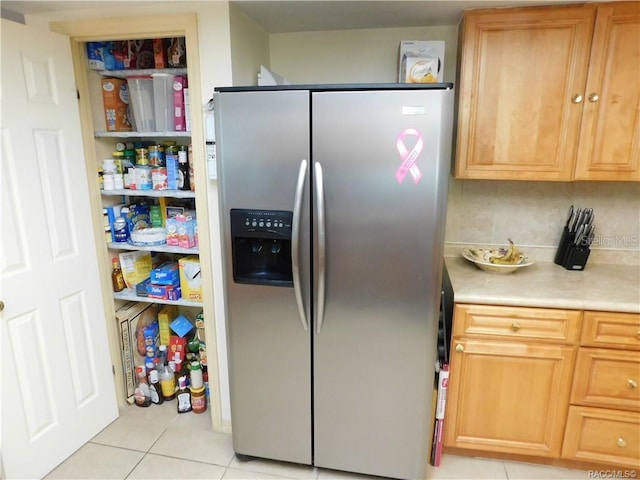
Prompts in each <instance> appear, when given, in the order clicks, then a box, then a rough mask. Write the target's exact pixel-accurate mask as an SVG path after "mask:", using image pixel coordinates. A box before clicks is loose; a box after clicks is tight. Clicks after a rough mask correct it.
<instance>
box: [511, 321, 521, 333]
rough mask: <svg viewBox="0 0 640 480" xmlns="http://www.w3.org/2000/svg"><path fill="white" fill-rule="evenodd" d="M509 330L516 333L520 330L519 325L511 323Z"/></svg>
mask: <svg viewBox="0 0 640 480" xmlns="http://www.w3.org/2000/svg"><path fill="white" fill-rule="evenodd" d="M511 330H513V331H514V332H517V331H518V330H520V324H519V323H518V322H513V323H512V324H511Z"/></svg>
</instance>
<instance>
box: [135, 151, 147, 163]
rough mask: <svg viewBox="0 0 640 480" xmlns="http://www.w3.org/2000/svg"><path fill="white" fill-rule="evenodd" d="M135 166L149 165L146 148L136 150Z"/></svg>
mask: <svg viewBox="0 0 640 480" xmlns="http://www.w3.org/2000/svg"><path fill="white" fill-rule="evenodd" d="M136 165H149V149H148V148H136Z"/></svg>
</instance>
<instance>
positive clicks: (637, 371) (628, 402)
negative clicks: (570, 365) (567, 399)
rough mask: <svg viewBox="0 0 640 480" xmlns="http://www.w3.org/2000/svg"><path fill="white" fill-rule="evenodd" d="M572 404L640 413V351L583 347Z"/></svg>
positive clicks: (579, 355)
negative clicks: (622, 409)
mask: <svg viewBox="0 0 640 480" xmlns="http://www.w3.org/2000/svg"><path fill="white" fill-rule="evenodd" d="M573 378H574V380H573V390H572V392H571V403H579V404H581V405H591V406H601V407H611V408H624V409H628V410H636V411H640V387H639V386H638V385H639V384H640V352H628V351H622V350H607V349H604V348H583V347H581V348H580V351H579V352H578V358H577V360H576V369H575V374H574V377H573Z"/></svg>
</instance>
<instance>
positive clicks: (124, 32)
mask: <svg viewBox="0 0 640 480" xmlns="http://www.w3.org/2000/svg"><path fill="white" fill-rule="evenodd" d="M49 27H50V29H51V31H53V32H57V33H61V34H63V35H66V36H68V37H69V39H70V42H71V53H72V57H73V66H74V74H75V79H76V82H77V84H76V88H77V90H78V94H79V97H80V98H79V111H80V120H81V128H82V137H83V147H84V157H85V162H86V165H87V184H88V185H89V202H90V205H91V209H92V212H93V216H92V221H93V234H94V238H95V240H96V246H97V251H98V261H99V265H100V275H101V277H102V278H103V279H107V278H110V275H111V272H110V270H109V268H110V265H111V262H110V257H109V255H108V250H107V249H106V248H105V243H104V241H103V239H104V226H103V220H102V215H101V214H100V212H102V200H101V195H100V189H99V185H98V182H96V181H95V180H96V179H95V176H94V175H92V173H93V172H95V171H96V168H97V165H98V160H99V159H98V158H97V155H96V145H95V141H94V136H93V132H94V126H93V117H92V109H91V102H90V98H91V97H90V93H89V81H88V78H87V69H86V64H85V61H86V60H85V59H86V50H85V42H91V41H102V40H128V39H136V38H156V37H185V40H186V42H185V43H186V54H187V58H188V60H189V62H188V67H187V68H188V75H189V90H190V92H191V98H193V99H200V98H202V94H201V92H202V85H201V78H202V74H201V69H200V52H199V41H198V19H197V16H196V14H195V13H193V14H176V15H171V16H169V15H157V16H145V17H144V20H142V21H141V19H140V17H117V18H104V19H87V20H81V21H56V22H51V23H50V25H49ZM196 106H197V102H196V103H193V104H192V105H191V113H192V114H191V143H192V145H193V158H194V172H195V177H196V189H195V190H196V209H197V210H198V212H199V215H198V235H199V240H200V242H199V243H200V245H202V246H205V247H207V246H209V245H211V238H210V233H209V232H210V231H211V230H210V225H209V223H210V222H209V213H208V200H207V192H208V185H207V178H208V177H207V171H206V154H205V135H204V118H203V115H202V112H201V109H200V108H196ZM199 256H200V263H201V265H202V286H203V290H204V291H205V292H213V289H214V285H213V272H212V270H213V258H212V252H211V249H210V248H202V249H201V250H200V252H199ZM102 297H103V308H104V311H105V318H107V319H111V320H112V321H109V320H107V331H108V336H109V347H110V352H111V359H112V363H113V365H114V367H115V371H114V375H115V382H116V394H117V398H118V405H119V406H120V407H122V406H124V404H125V398H126V395H125V392H124V387H123V385H124V380H123V374H122V366H121V363H122V360H121V356H120V347H119V342H120V340H119V335H118V331H117V322H116V321H115V302H114V299H113V292H112V291H111V285H110V284H108V282H105V281H103V282H102ZM202 308H203V313H204V317H205V319H206V322H207V328H206V329H205V335H206V343H207V361H208V369H209V372H210V373H213V375H211V374H210V376H209V392H210V398H211V401H210V412H211V419H212V425H213V429H214V430H215V431H223V430H226V429H224V428H223V422H222V410H221V403H220V398H221V394H220V380H219V368H218V354H217V339H216V328H215V321H216V319H215V301H214V298H213V295H212V296H211V298H210V299H208V300H207V301H204V302H203V304H202Z"/></svg>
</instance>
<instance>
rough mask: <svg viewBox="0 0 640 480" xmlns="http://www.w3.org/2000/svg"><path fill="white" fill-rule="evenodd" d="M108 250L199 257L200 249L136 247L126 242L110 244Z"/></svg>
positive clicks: (153, 246)
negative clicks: (180, 254)
mask: <svg viewBox="0 0 640 480" xmlns="http://www.w3.org/2000/svg"><path fill="white" fill-rule="evenodd" d="M107 248H110V249H113V250H142V251H145V252H162V253H182V254H185V255H198V253H199V251H198V247H193V248H184V247H176V246H173V245H148V246H136V245H131V244H129V243H125V242H109V243H107Z"/></svg>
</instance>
